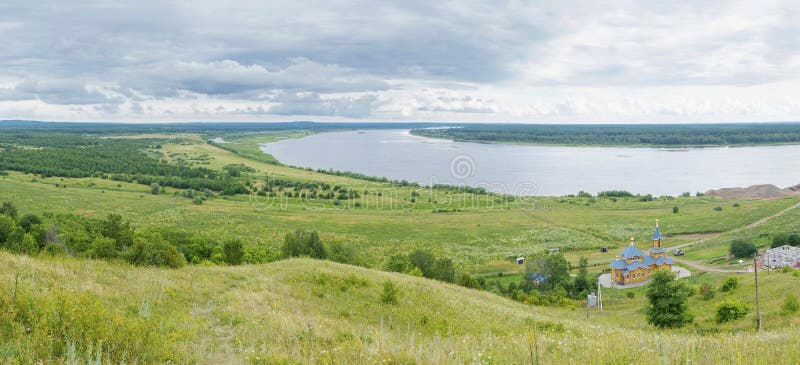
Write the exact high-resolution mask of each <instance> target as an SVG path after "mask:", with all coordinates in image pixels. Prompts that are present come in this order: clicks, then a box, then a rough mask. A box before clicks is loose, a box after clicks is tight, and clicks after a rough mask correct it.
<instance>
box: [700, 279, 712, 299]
mask: <svg viewBox="0 0 800 365" xmlns="http://www.w3.org/2000/svg"><path fill="white" fill-rule="evenodd" d="M699 293H700V298H703V300H711V299H714V287H713V286H712V285H711V284H709V283H703V284H702V285H700V290H699Z"/></svg>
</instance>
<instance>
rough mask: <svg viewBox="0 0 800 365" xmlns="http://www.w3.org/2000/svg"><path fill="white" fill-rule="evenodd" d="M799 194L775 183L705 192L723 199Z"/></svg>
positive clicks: (778, 196)
mask: <svg viewBox="0 0 800 365" xmlns="http://www.w3.org/2000/svg"><path fill="white" fill-rule="evenodd" d="M794 194H800V192H798V191H793V190H792V189H789V188H787V189H781V188H779V187H777V186H775V185H771V184H764V185H753V186H750V187H746V188H722V189H717V190H709V191H706V192H705V195H706V196H714V197H718V198H725V199H745V198H780V197H782V196H787V195H794Z"/></svg>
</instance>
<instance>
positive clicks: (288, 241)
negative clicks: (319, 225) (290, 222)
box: [283, 229, 327, 259]
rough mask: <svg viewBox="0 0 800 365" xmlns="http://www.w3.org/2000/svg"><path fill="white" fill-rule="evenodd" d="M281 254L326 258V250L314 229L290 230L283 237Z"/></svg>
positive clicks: (285, 255)
mask: <svg viewBox="0 0 800 365" xmlns="http://www.w3.org/2000/svg"><path fill="white" fill-rule="evenodd" d="M283 256H284V257H299V256H307V257H311V258H315V259H325V258H327V251H326V250H325V246H323V245H322V241H321V240H320V239H319V234H318V233H317V232H316V231H306V230H304V229H298V230H296V231H294V232H290V233H288V234H287V235H286V237H284V239H283Z"/></svg>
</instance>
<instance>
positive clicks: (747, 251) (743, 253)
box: [730, 239, 758, 259]
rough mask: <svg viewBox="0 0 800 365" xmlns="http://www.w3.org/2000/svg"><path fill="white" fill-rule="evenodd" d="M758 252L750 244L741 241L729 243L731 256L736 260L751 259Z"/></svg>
mask: <svg viewBox="0 0 800 365" xmlns="http://www.w3.org/2000/svg"><path fill="white" fill-rule="evenodd" d="M757 251H758V250H757V249H756V246H755V245H754V244H752V243H750V242H747V241H745V240H743V239H737V240H734V241H733V242H731V249H730V252H731V255H733V257H736V258H740V259H741V258H748V257H753V254H755V253H756V252H757Z"/></svg>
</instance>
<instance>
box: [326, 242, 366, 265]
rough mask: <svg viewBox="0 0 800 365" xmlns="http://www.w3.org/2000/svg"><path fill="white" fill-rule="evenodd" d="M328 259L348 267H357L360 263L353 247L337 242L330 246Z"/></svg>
mask: <svg viewBox="0 0 800 365" xmlns="http://www.w3.org/2000/svg"><path fill="white" fill-rule="evenodd" d="M328 259H329V260H331V261H336V262H339V263H342V264H349V265H359V264H360V263H361V262H360V261H359V259H358V256H357V255H356V249H355V248H353V246H349V245H345V244H342V243H338V242H334V243H332V244H331V245H330V248H329V250H328Z"/></svg>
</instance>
